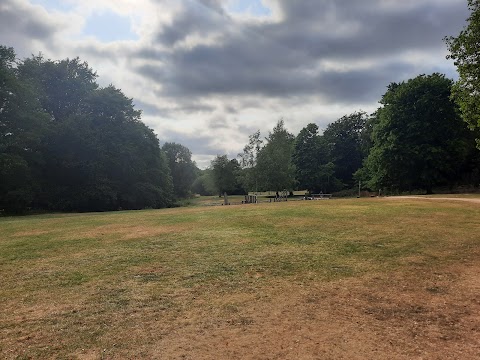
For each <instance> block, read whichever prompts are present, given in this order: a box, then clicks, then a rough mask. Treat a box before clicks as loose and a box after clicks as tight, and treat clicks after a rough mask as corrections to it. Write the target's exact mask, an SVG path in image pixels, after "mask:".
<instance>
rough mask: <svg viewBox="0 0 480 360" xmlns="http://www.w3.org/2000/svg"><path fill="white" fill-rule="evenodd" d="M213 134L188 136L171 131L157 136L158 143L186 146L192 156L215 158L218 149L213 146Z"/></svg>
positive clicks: (164, 131)
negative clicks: (174, 143) (173, 143)
mask: <svg viewBox="0 0 480 360" xmlns="http://www.w3.org/2000/svg"><path fill="white" fill-rule="evenodd" d="M214 139H215V134H212V135H198V134H193V135H188V134H185V133H181V132H176V131H173V130H162V132H161V134H160V135H159V140H160V143H161V144H163V143H165V142H176V143H178V144H182V145H185V146H187V147H188V148H189V149H190V151H191V152H192V153H193V154H197V155H211V156H215V155H216V154H217V152H218V148H217V147H216V146H215V145H213V140H214Z"/></svg>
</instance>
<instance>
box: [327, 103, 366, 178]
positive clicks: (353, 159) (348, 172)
mask: <svg viewBox="0 0 480 360" xmlns="http://www.w3.org/2000/svg"><path fill="white" fill-rule="evenodd" d="M366 125H367V116H366V114H365V113H364V112H355V113H353V114H350V115H345V116H344V117H342V118H341V119H339V120H337V121H335V122H333V123H331V124H329V125H328V126H327V129H326V130H325V131H324V133H323V138H324V141H325V143H326V144H327V145H328V148H329V153H330V161H331V162H332V163H333V164H335V172H334V176H335V177H336V178H337V179H338V180H340V181H341V182H342V183H343V184H345V186H346V187H352V186H354V180H353V174H354V173H355V172H356V171H357V170H358V169H359V168H360V167H361V166H362V161H363V157H364V151H363V149H365V148H366V147H367V146H368V145H367V144H366V143H365V141H366V139H367V138H366V137H365V136H364V134H365V132H366Z"/></svg>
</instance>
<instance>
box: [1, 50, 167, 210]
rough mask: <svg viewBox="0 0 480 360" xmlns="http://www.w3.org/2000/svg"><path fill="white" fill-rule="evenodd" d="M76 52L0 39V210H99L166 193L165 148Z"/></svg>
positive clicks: (149, 203)
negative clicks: (19, 50)
mask: <svg viewBox="0 0 480 360" xmlns="http://www.w3.org/2000/svg"><path fill="white" fill-rule="evenodd" d="M96 78H97V75H96V73H95V72H94V71H93V70H92V69H91V68H89V66H88V64H87V63H86V62H81V61H80V60H79V59H78V58H75V59H66V60H61V61H52V60H50V59H45V58H44V57H43V56H41V55H39V56H32V57H30V58H27V59H24V60H23V61H18V60H16V57H15V52H14V49H13V48H8V47H5V46H0V137H1V142H0V177H1V182H0V209H1V210H3V211H5V212H7V213H19V212H24V211H25V210H27V209H29V208H33V209H45V210H49V211H107V210H117V209H141V208H146V207H152V208H160V207H166V206H170V205H171V204H172V203H173V200H174V192H173V191H174V184H173V182H172V178H171V175H170V169H169V164H168V161H167V157H166V154H165V153H164V152H163V151H161V149H160V147H159V143H158V139H157V137H156V135H155V134H154V133H153V131H152V129H150V128H148V127H147V126H146V125H145V124H143V123H142V121H141V112H140V111H138V110H136V109H135V108H134V106H133V104H132V99H129V98H127V97H126V96H125V95H124V94H123V93H122V91H121V90H120V89H118V88H116V87H115V86H113V85H109V86H107V87H100V86H99V85H98V84H97V82H96Z"/></svg>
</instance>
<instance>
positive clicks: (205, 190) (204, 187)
mask: <svg viewBox="0 0 480 360" xmlns="http://www.w3.org/2000/svg"><path fill="white" fill-rule="evenodd" d="M192 191H193V192H194V193H195V194H200V195H202V196H206V195H215V194H216V193H217V194H218V190H217V188H216V186H215V182H214V179H213V171H212V169H205V170H199V174H198V175H197V178H196V179H195V181H194V182H193V184H192Z"/></svg>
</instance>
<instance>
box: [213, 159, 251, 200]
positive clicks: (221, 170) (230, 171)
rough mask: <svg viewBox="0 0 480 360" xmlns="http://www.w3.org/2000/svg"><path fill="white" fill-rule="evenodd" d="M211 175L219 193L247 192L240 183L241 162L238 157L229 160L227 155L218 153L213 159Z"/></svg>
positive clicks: (235, 193)
mask: <svg viewBox="0 0 480 360" xmlns="http://www.w3.org/2000/svg"><path fill="white" fill-rule="evenodd" d="M211 169H212V170H211V175H212V178H213V182H214V184H215V188H216V190H217V193H218V194H223V193H225V192H226V193H227V194H233V195H242V194H244V193H245V190H243V188H242V186H241V184H240V176H239V174H240V171H241V169H240V164H239V163H238V161H237V160H236V159H232V160H229V159H228V157H227V155H217V157H216V158H215V159H213V160H212V166H211Z"/></svg>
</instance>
